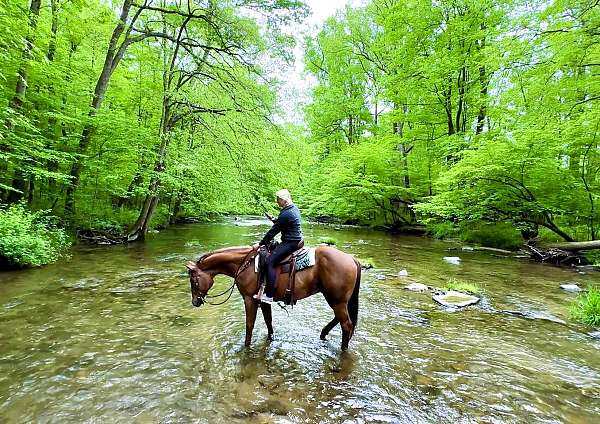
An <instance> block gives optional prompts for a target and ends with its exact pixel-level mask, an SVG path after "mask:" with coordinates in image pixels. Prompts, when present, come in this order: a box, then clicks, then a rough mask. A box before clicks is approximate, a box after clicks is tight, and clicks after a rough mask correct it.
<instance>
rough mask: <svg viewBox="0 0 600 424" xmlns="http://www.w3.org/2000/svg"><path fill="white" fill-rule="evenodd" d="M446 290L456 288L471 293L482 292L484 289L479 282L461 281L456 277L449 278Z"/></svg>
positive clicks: (455, 289)
mask: <svg viewBox="0 0 600 424" xmlns="http://www.w3.org/2000/svg"><path fill="white" fill-rule="evenodd" d="M446 290H454V291H458V292H462V293H469V294H481V293H483V289H482V288H481V287H480V286H479V284H477V283H470V282H468V281H461V280H457V279H455V278H452V279H450V280H448V282H447V283H446Z"/></svg>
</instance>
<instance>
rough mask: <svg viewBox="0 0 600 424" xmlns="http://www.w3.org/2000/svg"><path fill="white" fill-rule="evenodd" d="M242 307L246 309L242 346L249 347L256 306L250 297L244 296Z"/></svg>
mask: <svg viewBox="0 0 600 424" xmlns="http://www.w3.org/2000/svg"><path fill="white" fill-rule="evenodd" d="M244 307H245V308H246V341H244V346H246V347H250V342H251V341H252V331H253V330H254V323H255V322H256V312H257V311H258V305H257V304H256V301H255V300H254V299H252V297H251V296H244Z"/></svg>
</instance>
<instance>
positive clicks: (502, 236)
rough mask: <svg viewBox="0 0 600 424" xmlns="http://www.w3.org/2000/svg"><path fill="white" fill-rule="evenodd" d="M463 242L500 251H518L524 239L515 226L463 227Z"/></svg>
mask: <svg viewBox="0 0 600 424" xmlns="http://www.w3.org/2000/svg"><path fill="white" fill-rule="evenodd" d="M460 235H461V240H463V241H466V242H469V243H476V244H479V245H482V246H487V247H495V248H498V249H507V250H516V249H518V248H520V247H521V246H522V245H523V238H522V237H521V234H520V233H519V231H518V230H516V229H515V227H514V226H512V225H510V224H506V223H499V224H485V223H484V224H479V225H478V224H477V223H473V224H469V225H466V224H465V225H463V229H462V231H461V233H460Z"/></svg>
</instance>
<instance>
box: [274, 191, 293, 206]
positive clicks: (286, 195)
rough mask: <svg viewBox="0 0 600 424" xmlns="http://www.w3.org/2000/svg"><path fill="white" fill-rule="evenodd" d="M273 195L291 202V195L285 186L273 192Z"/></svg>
mask: <svg viewBox="0 0 600 424" xmlns="http://www.w3.org/2000/svg"><path fill="white" fill-rule="evenodd" d="M275 195H276V196H277V197H279V198H280V199H282V200H285V201H286V202H288V203H292V195H291V194H290V192H289V191H288V190H287V188H282V189H281V190H279V191H278V192H277V193H275Z"/></svg>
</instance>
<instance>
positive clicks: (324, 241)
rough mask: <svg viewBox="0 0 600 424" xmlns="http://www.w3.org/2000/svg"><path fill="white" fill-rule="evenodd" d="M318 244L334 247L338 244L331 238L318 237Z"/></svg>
mask: <svg viewBox="0 0 600 424" xmlns="http://www.w3.org/2000/svg"><path fill="white" fill-rule="evenodd" d="M319 243H321V244H327V245H329V246H335V245H336V244H338V242H337V240H336V239H334V238H333V237H320V238H319Z"/></svg>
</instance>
